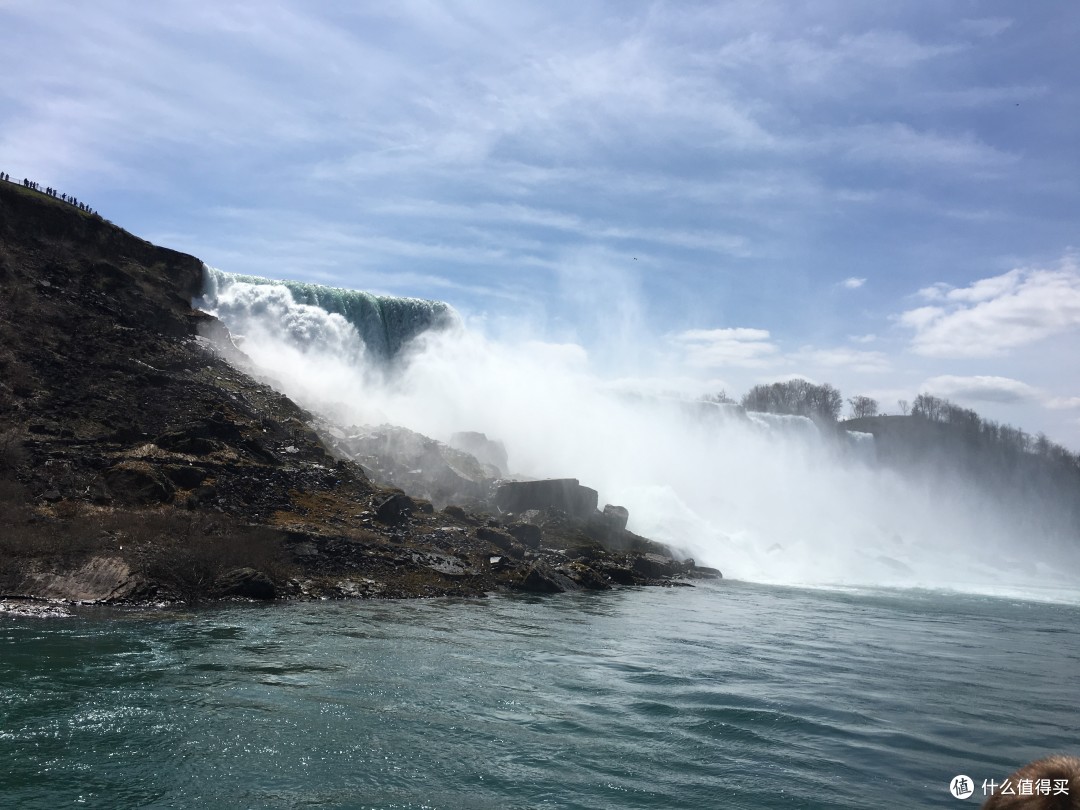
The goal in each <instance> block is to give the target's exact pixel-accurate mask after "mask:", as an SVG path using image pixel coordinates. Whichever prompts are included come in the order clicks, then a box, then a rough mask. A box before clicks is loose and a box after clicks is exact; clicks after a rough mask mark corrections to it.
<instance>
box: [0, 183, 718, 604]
mask: <svg viewBox="0 0 1080 810" xmlns="http://www.w3.org/2000/svg"><path fill="white" fill-rule="evenodd" d="M202 273H203V265H202V263H201V262H200V261H199V260H198V259H196V258H194V257H192V256H188V255H185V254H182V253H178V252H176V251H172V250H168V249H165V248H160V247H156V246H154V245H152V244H150V243H148V242H146V241H144V240H141V239H139V238H137V237H135V236H132V235H131V234H129V233H127V232H125V231H123V230H121V229H120V228H117V227H116V226H114V225H112V224H110V223H108V222H106V221H104V220H102V219H101V218H100V217H97V216H96V215H90V214H87V213H85V212H82V211H79V210H77V209H75V208H73V207H71V206H69V205H67V204H66V203H63V202H61V201H59V200H56V199H54V198H52V197H48V196H46V195H44V194H41V193H39V192H35V191H31V190H28V189H25V188H22V187H20V186H17V185H15V184H11V183H4V182H0V596H7V597H47V598H55V599H73V600H84V601H101V600H112V601H115V600H134V601H147V600H150V601H154V600H157V601H165V600H175V599H186V600H195V599H200V598H217V597H228V596H236V597H246V598H262V599H266V598H281V597H294V598H303V597H311V598H314V597H326V596H341V597H344V596H382V597H403V596H423V595H438V594H468V595H479V594H482V593H485V592H489V591H492V590H495V589H500V588H518V589H524V590H533V591H559V590H570V589H574V588H582V587H587V588H606V587H610V586H611V585H612V584H616V583H628V584H635V583H636V584H642V583H648V582H656V581H661V580H663V579H664V578H666V577H670V576H676V575H685V574H693V573H695V571H694V567H693V564H692V563H689V564H687V563H680V562H676V561H675V560H672V559H671V558H670V556H668V555H666V553H665V550H664V549H663V548H662V547H657V546H655V545H654V544H649V543H648V541H645V540H644V539H643V538H640V540H641V542H640V543H637V542H636V541H633V540H632V538H633V537H634V536H632V535H630V533H628V532H626V531H625V529H624V528H622V527H617V528H614V529H613V528H611V526H610V525H609V524H605V523H604V522H603V521H600V522H597V521H592V522H591V523H590V522H589V521H581V520H578V521H574V520H569V519H567V520H563V519H560V516H558V515H552V514H543V513H536V514H534V515H532V516H525V519H524V520H522V516H520V515H518V516H492V515H488V514H484V513H479V512H478V513H471V512H467V511H465V510H464V509H462V508H460V507H454V506H448V507H446V508H445V509H444V510H443V511H441V512H436V511H435V509H434V507H433V506H432V504H431V503H430V502H428V501H425V500H422V499H419V498H414V497H410V496H409V495H407V494H405V493H404V492H402V491H400V490H393V489H385V488H383V487H380V486H377V485H375V484H374V483H372V482H371V481H370V480H369V479H368V477H367V475H365V472H364V470H363V468H362V467H361V466H360V465H359V464H357V463H355V462H353V461H350V460H348V459H345V458H342V457H341V455H340V454H337V453H332V452H330V451H328V450H327V447H326V446H325V445H324V444H323V443H322V441H321V440H320V438H319V436H318V435H317V434H316V433H315V431H314V430H313V429H312V427H311V425H312V423H313V420H312V417H311V415H310V414H308V413H306V412H304V411H303V410H302V409H300V408H299V407H298V406H296V405H295V404H294V403H293V402H291V401H290V400H289V399H287V398H286V397H284V396H282V395H280V394H278V393H277V392H275V391H274V390H272V389H271V388H269V387H268V386H266V385H263V384H260V383H258V382H256V381H255V380H254V379H252V378H251V377H249V376H248V375H247V374H246V373H244V372H243V371H241V370H240V368H242V367H243V364H242V362H241V363H237V362H236V361H237V360H238V359H240V360H242V358H239V357H238V356H236V355H235V349H233V348H232V346H231V343H230V341H229V340H228V335H227V333H226V331H225V329H224V327H223V326H222V325H221V324H220V323H218V322H217V321H215V320H214V319H213V318H211V317H210V316H208V315H206V314H205V313H201V312H198V311H195V310H193V309H192V308H191V301H192V299H193V297H195V296H196V295H197V294H198V293H199V291H200V289H201V287H202V283H203V279H202ZM230 352H231V353H233V356H231V357H230ZM230 360H232V361H234V362H230ZM522 526H526V527H528V528H521V527H522ZM598 527H599V528H598ZM612 532H617V533H618V534H619V537H618V540H619V543H618V548H620V549H624V550H620V551H609V550H608V548H607V547H608V546H609V545H611V544H610V543H608V542H607V541H608V540H610V539H611V537H612ZM628 538H630V541H628ZM614 547H615V546H612V548H614ZM625 549H630V550H629V551H627V550H625ZM697 573H699V574H708V573H709V572H707V571H706V572H700V571H699V572H697Z"/></svg>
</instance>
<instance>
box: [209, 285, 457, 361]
mask: <svg viewBox="0 0 1080 810" xmlns="http://www.w3.org/2000/svg"><path fill="white" fill-rule="evenodd" d="M203 276H204V278H205V279H206V284H205V286H206V289H205V291H204V294H203V301H202V305H203V306H204V307H205V308H208V309H212V310H214V311H216V312H218V313H219V315H220V317H221V318H222V320H223V321H225V322H226V323H229V322H234V321H245V322H247V321H250V320H251V319H252V318H253V316H255V315H256V314H259V313H257V310H261V314H268V313H269V312H270V311H273V312H274V313H275V314H276V316H277V317H279V318H283V319H288V320H287V322H288V327H287V328H288V331H289V332H290V333H292V335H293V337H294V338H296V339H298V340H299V341H300V342H301V343H306V344H307V345H317V344H318V343H319V342H320V340H322V339H325V338H327V337H329V336H330V335H335V336H342V335H343V334H344V333H343V331H342V328H341V326H340V325H339V324H335V325H334V326H333V327H331V328H330V329H327V330H323V331H317V332H315V333H310V334H308V333H306V331H307V330H308V329H312V328H317V327H319V326H321V324H320V323H319V322H320V321H321V320H327V321H330V320H332V319H325V318H322V317H320V316H319V315H317V314H315V310H320V311H321V312H322V313H323V314H330V315H339V316H341V317H342V318H343V319H344V320H345V321H346V322H347V323H348V324H351V325H352V327H353V329H355V330H356V333H357V337H359V339H360V341H361V343H362V344H363V347H364V350H365V351H366V353H367V354H368V356H369V357H372V358H378V359H380V360H390V359H392V358H393V357H394V356H395V355H397V353H398V352H400V351H401V349H402V347H403V346H405V345H406V344H407V343H408V342H409V341H410V340H412V339H413V338H414V337H416V336H417V335H419V334H420V333H421V332H424V331H426V330H428V329H432V328H436V327H439V326H440V325H444V324H445V323H446V322H448V321H449V320H451V319H453V317H454V312H453V310H452V309H451V308H450V306H449V305H447V304H444V303H443V302H441V301H427V300H425V299H422V298H395V297H391V296H382V295H371V294H370V293H366V292H361V291H359V290H344V289H340V288H337V287H325V286H323V285H321V284H307V283H305V282H302V281H272V280H270V279H265V278H259V277H258V276H242V275H234V274H232V273H225V272H222V271H221V270H218V269H216V268H213V267H205V266H204V273H203ZM286 301H288V303H289V304H290V305H291V306H286V305H285V302H286ZM330 348H331V349H334V348H340V346H338V347H334V346H331V347H330Z"/></svg>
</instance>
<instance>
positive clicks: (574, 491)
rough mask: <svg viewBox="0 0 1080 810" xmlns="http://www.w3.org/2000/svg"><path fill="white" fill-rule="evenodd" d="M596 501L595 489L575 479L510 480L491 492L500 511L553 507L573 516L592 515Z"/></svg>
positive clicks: (597, 498) (597, 496) (522, 510)
mask: <svg viewBox="0 0 1080 810" xmlns="http://www.w3.org/2000/svg"><path fill="white" fill-rule="evenodd" d="M598 501H599V495H598V494H597V492H596V490H595V489H590V488H589V487H583V486H582V485H581V484H580V483H579V482H578V480H577V479H576V478H548V479H545V480H543V481H510V482H508V483H505V484H502V485H501V486H500V487H499V488H498V490H497V491H496V493H495V504H496V505H497V506H498V507H499V509H501V510H502V511H503V512H524V511H527V510H529V509H540V510H550V509H557V510H559V511H562V512H565V513H566V514H567V515H569V516H570V517H575V518H585V517H589V516H590V515H592V514H593V513H594V512H595V511H596V504H597V502H598Z"/></svg>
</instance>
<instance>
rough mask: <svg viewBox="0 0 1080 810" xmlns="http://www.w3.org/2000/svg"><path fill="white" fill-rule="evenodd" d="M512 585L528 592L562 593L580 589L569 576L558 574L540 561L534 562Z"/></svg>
mask: <svg viewBox="0 0 1080 810" xmlns="http://www.w3.org/2000/svg"><path fill="white" fill-rule="evenodd" d="M514 585H515V587H517V588H518V589H519V590H522V591H528V592H529V593H563V592H564V591H580V590H581V585H579V584H578V583H576V582H574V580H572V579H570V577H568V576H566V575H565V574H560V573H559V572H558V571H556V570H555V569H554V568H552V567H551V566H549V565H546V564H544V563H542V562H537V563H534V564H533V565H532V567H530V568H529V570H528V571H527V572H526V573H525V575H524V576H523V577H522V578H521V579H519V580H518V581H517V582H516V583H514Z"/></svg>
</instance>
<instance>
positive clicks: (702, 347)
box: [670, 328, 779, 368]
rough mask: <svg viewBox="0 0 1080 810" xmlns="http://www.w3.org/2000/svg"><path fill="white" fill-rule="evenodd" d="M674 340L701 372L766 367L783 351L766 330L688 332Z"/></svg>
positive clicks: (687, 359) (671, 338)
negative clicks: (737, 367) (721, 368)
mask: <svg viewBox="0 0 1080 810" xmlns="http://www.w3.org/2000/svg"><path fill="white" fill-rule="evenodd" d="M670 340H671V341H672V342H673V343H674V344H675V345H676V346H677V347H678V348H679V349H681V350H682V351H683V352H684V353H685V358H686V362H687V363H688V364H689V365H691V366H696V367H699V368H713V367H720V366H743V367H751V368H752V367H761V366H766V365H770V364H771V363H772V362H773V361H774V360H775V359H776V354H777V352H778V351H779V350H778V348H777V346H776V344H774V343H772V342H771V341H770V340H769V332H768V330H766V329H745V328H734V329H688V330H686V331H685V332H680V333H678V334H676V335H673V336H671V337H670Z"/></svg>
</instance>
